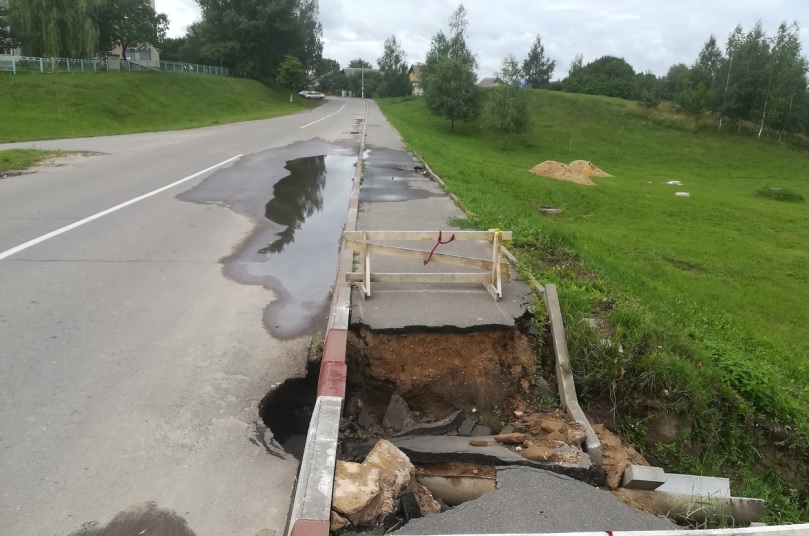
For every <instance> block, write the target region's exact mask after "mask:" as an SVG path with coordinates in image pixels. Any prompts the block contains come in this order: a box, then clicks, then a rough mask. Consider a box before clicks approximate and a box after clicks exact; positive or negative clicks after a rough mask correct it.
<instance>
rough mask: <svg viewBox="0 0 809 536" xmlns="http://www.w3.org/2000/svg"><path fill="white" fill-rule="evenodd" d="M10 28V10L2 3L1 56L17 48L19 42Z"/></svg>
mask: <svg viewBox="0 0 809 536" xmlns="http://www.w3.org/2000/svg"><path fill="white" fill-rule="evenodd" d="M10 26H11V21H10V20H9V16H8V8H7V7H6V6H5V5H4V4H2V3H0V54H2V53H4V52H11V50H12V49H15V48H17V41H16V40H15V39H14V37H13V36H12V34H11V31H10Z"/></svg>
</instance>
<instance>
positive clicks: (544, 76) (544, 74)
mask: <svg viewBox="0 0 809 536" xmlns="http://www.w3.org/2000/svg"><path fill="white" fill-rule="evenodd" d="M554 69H556V60H552V59H550V58H548V57H546V56H545V46H544V45H543V44H542V37H540V36H537V37H536V40H535V41H534V44H533V45H532V46H531V50H530V51H529V52H528V57H527V58H526V59H525V61H523V63H522V70H523V73H524V75H525V80H526V81H527V82H528V83H529V84H531V85H532V86H533V87H535V88H544V87H547V86H548V84H549V83H550V81H551V76H553V71H554Z"/></svg>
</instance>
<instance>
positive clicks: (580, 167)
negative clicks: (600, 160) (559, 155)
mask: <svg viewBox="0 0 809 536" xmlns="http://www.w3.org/2000/svg"><path fill="white" fill-rule="evenodd" d="M567 167H568V168H569V169H572V170H573V171H575V172H576V173H581V174H582V175H585V176H586V175H587V160H574V161H573V162H571V163H570V164H568V165H567ZM590 176H591V177H612V175H610V174H609V173H607V172H606V171H604V170H603V169H601V168H599V167H598V166H596V165H594V164H590Z"/></svg>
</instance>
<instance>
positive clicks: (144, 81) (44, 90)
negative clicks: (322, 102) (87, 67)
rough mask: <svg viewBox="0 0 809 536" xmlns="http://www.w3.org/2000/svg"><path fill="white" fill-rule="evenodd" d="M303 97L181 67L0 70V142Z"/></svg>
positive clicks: (165, 124)
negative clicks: (65, 71) (42, 71)
mask: <svg viewBox="0 0 809 536" xmlns="http://www.w3.org/2000/svg"><path fill="white" fill-rule="evenodd" d="M308 105H309V104H308V103H307V102H306V101H304V100H303V99H301V98H299V97H298V96H297V95H296V96H295V102H294V103H293V104H290V103H289V93H288V92H286V91H280V90H273V89H269V88H267V87H266V86H264V85H262V84H260V83H259V82H256V81H253V80H245V79H241V78H223V77H215V76H205V75H191V74H181V73H97V74H47V75H40V74H21V75H16V76H14V75H11V74H5V73H0V143H4V142H15V141H30V140H47V139H59V138H75V137H84V136H102V135H108V134H128V133H133V132H154V131H160V130H180V129H186V128H194V127H202V126H209V125H216V124H221V123H233V122H236V121H247V120H251V119H267V118H270V117H276V116H279V115H285V114H288V113H292V112H297V111H300V110H303V109H305V108H306V107H307V106H308Z"/></svg>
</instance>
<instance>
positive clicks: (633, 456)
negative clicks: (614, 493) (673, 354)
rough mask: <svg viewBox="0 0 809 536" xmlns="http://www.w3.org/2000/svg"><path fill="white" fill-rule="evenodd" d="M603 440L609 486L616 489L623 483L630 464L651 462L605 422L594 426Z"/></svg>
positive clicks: (604, 460)
mask: <svg viewBox="0 0 809 536" xmlns="http://www.w3.org/2000/svg"><path fill="white" fill-rule="evenodd" d="M593 429H594V430H595V433H596V435H597V436H598V439H599V440H600V441H601V448H602V453H603V456H604V459H603V462H602V465H603V466H604V469H606V470H607V486H609V487H610V489H615V488H617V487H618V486H620V485H621V478H622V477H623V475H624V469H626V468H627V467H629V466H630V465H649V462H647V461H646V459H645V458H644V457H643V456H641V455H640V453H638V451H637V450H635V448H634V447H633V446H631V445H628V444H626V443H624V442H623V441H622V440H621V438H620V437H618V436H617V435H615V434H614V433H612V432H610V431H609V430H607V429H606V428H605V427H604V425H603V424H596V425H595V426H593Z"/></svg>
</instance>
